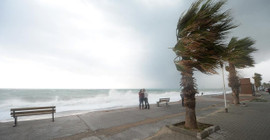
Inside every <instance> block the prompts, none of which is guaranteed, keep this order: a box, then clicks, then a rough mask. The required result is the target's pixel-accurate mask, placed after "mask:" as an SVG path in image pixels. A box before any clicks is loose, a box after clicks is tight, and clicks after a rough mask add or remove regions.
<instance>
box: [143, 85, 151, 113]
mask: <svg viewBox="0 0 270 140" xmlns="http://www.w3.org/2000/svg"><path fill="white" fill-rule="evenodd" d="M143 93H144V103H145V109H150V105H149V103H148V93H146V92H145V89H143Z"/></svg>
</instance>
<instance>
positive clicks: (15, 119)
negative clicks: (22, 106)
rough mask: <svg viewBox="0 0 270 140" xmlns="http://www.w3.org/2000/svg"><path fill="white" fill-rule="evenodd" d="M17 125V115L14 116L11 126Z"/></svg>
mask: <svg viewBox="0 0 270 140" xmlns="http://www.w3.org/2000/svg"><path fill="white" fill-rule="evenodd" d="M15 126H17V117H14V125H13V127H15Z"/></svg>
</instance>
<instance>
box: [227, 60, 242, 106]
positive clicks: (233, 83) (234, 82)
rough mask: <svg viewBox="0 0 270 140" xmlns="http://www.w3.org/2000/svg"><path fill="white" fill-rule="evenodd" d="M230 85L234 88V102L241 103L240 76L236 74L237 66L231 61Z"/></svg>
mask: <svg viewBox="0 0 270 140" xmlns="http://www.w3.org/2000/svg"><path fill="white" fill-rule="evenodd" d="M229 86H230V87H231V89H232V96H233V103H234V104H235V105H236V104H240V102H239V88H240V83H239V78H238V76H237V74H236V70H235V66H234V65H233V64H231V63H229Z"/></svg>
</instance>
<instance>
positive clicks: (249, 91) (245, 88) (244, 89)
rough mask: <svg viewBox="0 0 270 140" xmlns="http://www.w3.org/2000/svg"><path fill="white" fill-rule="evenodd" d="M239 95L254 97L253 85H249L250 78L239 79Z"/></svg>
mask: <svg viewBox="0 0 270 140" xmlns="http://www.w3.org/2000/svg"><path fill="white" fill-rule="evenodd" d="M240 84H241V85H240V94H245V95H254V94H255V90H254V86H253V84H251V83H250V78H242V79H240Z"/></svg>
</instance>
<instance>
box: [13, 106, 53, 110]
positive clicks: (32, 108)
mask: <svg viewBox="0 0 270 140" xmlns="http://www.w3.org/2000/svg"><path fill="white" fill-rule="evenodd" d="M47 108H55V106H46V107H26V108H11V109H10V111H17V110H35V109H47Z"/></svg>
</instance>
